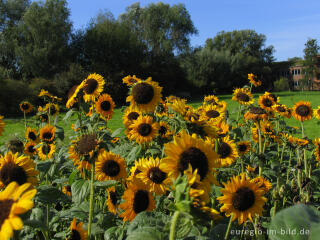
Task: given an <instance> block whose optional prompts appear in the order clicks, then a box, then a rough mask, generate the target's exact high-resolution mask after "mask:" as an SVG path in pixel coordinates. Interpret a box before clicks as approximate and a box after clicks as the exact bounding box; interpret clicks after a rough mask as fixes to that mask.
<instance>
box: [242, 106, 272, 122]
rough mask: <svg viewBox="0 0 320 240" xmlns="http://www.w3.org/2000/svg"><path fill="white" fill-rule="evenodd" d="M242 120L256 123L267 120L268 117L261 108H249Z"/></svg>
mask: <svg viewBox="0 0 320 240" xmlns="http://www.w3.org/2000/svg"><path fill="white" fill-rule="evenodd" d="M244 118H245V119H246V120H253V121H257V120H262V119H267V118H268V115H267V112H266V111H265V110H264V109H263V108H261V107H255V106H251V107H250V108H249V111H248V112H246V113H245V114H244Z"/></svg>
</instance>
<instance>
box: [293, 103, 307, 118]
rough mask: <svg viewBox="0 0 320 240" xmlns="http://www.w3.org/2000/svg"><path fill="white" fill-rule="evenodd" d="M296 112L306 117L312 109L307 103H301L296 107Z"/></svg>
mask: <svg viewBox="0 0 320 240" xmlns="http://www.w3.org/2000/svg"><path fill="white" fill-rule="evenodd" d="M296 113H297V114H298V115H300V116H302V117H306V116H308V115H309V113H310V109H309V107H308V106H306V105H300V106H299V107H297V108H296Z"/></svg>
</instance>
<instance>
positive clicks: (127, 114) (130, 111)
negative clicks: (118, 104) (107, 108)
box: [122, 106, 141, 127]
mask: <svg viewBox="0 0 320 240" xmlns="http://www.w3.org/2000/svg"><path fill="white" fill-rule="evenodd" d="M140 115H141V112H140V111H139V110H138V109H137V108H135V107H132V106H130V107H127V108H126V110H125V111H124V114H123V117H122V119H123V124H124V125H125V126H126V127H128V126H130V125H131V124H132V123H133V121H134V120H137V119H138V117H139V116H140Z"/></svg>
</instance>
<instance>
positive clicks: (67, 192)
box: [62, 185, 72, 197]
mask: <svg viewBox="0 0 320 240" xmlns="http://www.w3.org/2000/svg"><path fill="white" fill-rule="evenodd" d="M62 192H63V193H64V194H65V195H67V196H69V197H71V196H72V192H71V186H70V185H65V186H63V188H62Z"/></svg>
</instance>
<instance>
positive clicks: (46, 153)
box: [37, 143, 56, 160]
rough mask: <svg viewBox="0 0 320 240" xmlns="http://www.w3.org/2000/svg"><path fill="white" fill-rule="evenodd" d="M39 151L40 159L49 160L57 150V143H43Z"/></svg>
mask: <svg viewBox="0 0 320 240" xmlns="http://www.w3.org/2000/svg"><path fill="white" fill-rule="evenodd" d="M37 152H38V155H39V158H40V159H42V160H48V159H50V158H52V156H53V154H54V153H55V152H56V145H55V144H47V143H42V144H41V146H40V147H39V149H38V151H37Z"/></svg>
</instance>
